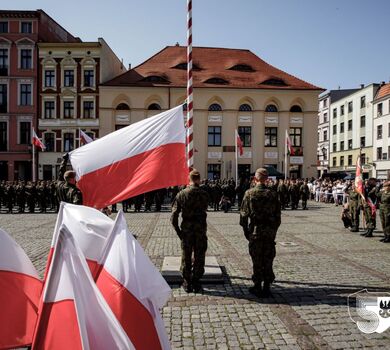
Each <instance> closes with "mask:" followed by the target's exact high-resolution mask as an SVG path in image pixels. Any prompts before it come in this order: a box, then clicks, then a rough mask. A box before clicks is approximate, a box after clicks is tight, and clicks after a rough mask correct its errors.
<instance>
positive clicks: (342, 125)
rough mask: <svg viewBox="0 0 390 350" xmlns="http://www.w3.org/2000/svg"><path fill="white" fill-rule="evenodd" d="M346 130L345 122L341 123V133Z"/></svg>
mask: <svg viewBox="0 0 390 350" xmlns="http://www.w3.org/2000/svg"><path fill="white" fill-rule="evenodd" d="M343 132H344V123H340V133H341V134H342V133H343Z"/></svg>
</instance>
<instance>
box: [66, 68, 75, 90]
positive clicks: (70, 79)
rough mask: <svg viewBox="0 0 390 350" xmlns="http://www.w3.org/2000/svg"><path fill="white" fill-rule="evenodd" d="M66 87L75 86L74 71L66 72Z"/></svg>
mask: <svg viewBox="0 0 390 350" xmlns="http://www.w3.org/2000/svg"><path fill="white" fill-rule="evenodd" d="M64 86H66V87H72V86H74V70H73V69H66V70H64Z"/></svg>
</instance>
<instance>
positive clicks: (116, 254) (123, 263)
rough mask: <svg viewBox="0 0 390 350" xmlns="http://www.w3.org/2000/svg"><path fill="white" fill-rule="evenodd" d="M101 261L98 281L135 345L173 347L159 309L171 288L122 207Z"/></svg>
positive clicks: (150, 347) (169, 293) (145, 348)
mask: <svg viewBox="0 0 390 350" xmlns="http://www.w3.org/2000/svg"><path fill="white" fill-rule="evenodd" d="M99 265H100V266H102V269H101V271H100V273H99V275H98V277H97V278H96V284H97V286H98V288H99V290H100V291H101V293H102V295H103V296H104V298H105V300H106V301H107V303H108V305H109V306H110V307H111V310H112V311H113V313H114V314H115V316H116V317H117V319H118V320H119V322H120V323H121V325H122V327H123V329H124V330H125V331H126V333H127V335H128V336H129V338H130V340H131V342H132V343H133V344H134V346H135V347H136V349H137V350H139V349H141V350H149V349H163V350H166V349H170V343H169V340H168V337H167V334H166V330H165V327H164V323H163V320H162V318H161V315H160V309H161V308H162V307H163V306H164V305H165V304H166V302H167V300H168V299H169V297H170V295H171V289H170V287H169V286H168V284H167V283H166V282H165V280H164V278H163V277H162V276H161V274H160V272H159V271H158V270H157V268H156V267H155V266H154V265H153V263H152V262H151V261H150V259H149V258H148V256H147V255H146V254H145V252H144V250H143V249H142V247H141V246H140V245H139V243H138V242H137V240H136V239H135V238H134V237H133V235H132V234H131V233H130V232H129V230H128V228H127V224H126V220H125V218H124V215H123V212H122V211H120V212H119V213H118V216H117V218H116V221H115V226H114V229H113V231H112V235H111V236H110V237H109V238H107V246H106V250H105V253H104V257H103V259H102V261H101V263H100V264H99Z"/></svg>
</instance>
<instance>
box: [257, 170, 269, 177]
mask: <svg viewBox="0 0 390 350" xmlns="http://www.w3.org/2000/svg"><path fill="white" fill-rule="evenodd" d="M255 176H256V177H257V178H259V177H260V176H262V177H264V176H268V171H267V169H265V168H259V169H257V170H256V173H255Z"/></svg>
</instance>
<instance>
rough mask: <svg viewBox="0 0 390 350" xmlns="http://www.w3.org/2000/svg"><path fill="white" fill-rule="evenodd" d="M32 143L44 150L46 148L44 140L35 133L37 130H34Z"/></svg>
mask: <svg viewBox="0 0 390 350" xmlns="http://www.w3.org/2000/svg"><path fill="white" fill-rule="evenodd" d="M31 143H32V144H33V145H34V146H35V147H39V148H40V149H41V150H42V151H44V150H45V149H46V146H45V145H44V144H43V142H42V141H41V140H40V139H39V137H38V135H37V134H36V133H35V130H34V129H33V130H32V138H31Z"/></svg>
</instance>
